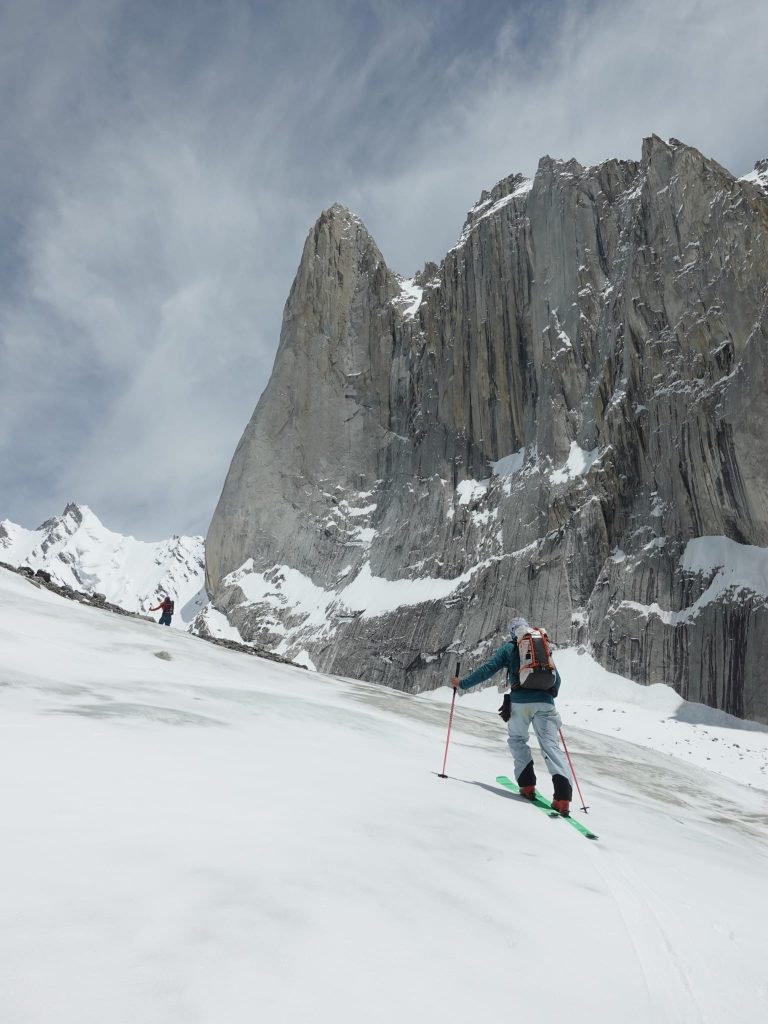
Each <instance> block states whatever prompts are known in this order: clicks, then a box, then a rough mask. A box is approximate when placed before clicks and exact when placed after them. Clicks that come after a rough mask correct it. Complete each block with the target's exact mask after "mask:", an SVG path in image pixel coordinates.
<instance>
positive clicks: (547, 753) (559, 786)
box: [451, 618, 573, 817]
mask: <svg viewBox="0 0 768 1024" xmlns="http://www.w3.org/2000/svg"><path fill="white" fill-rule="evenodd" d="M509 632H510V639H509V643H506V644H504V646H503V647H500V648H499V649H498V651H496V653H495V654H494V655H493V657H492V658H490V659H489V660H488V661H486V662H485V664H484V665H481V666H480V668H477V669H475V671H474V672H472V673H471V674H470V675H468V676H465V677H464V678H463V679H459V678H458V676H454V678H453V679H452V680H451V686H452V687H453V688H454V689H461V690H469V689H471V688H472V687H473V686H477V684H478V683H484V682H485V680H486V679H490V677H491V676H492V675H494V674H495V673H496V672H500V671H501V669H503V668H505V669H506V670H507V685H508V686H509V687H511V690H510V692H509V693H508V694H506V695H505V697H504V703H503V704H502V707H501V710H500V712H499V713H500V714H501V717H502V718H503V719H504V721H505V722H506V723H507V730H508V733H509V737H508V739H507V743H508V744H509V749H510V750H511V751H512V757H513V758H514V759H515V778H516V779H517V784H518V786H519V787H520V793H521V795H522V796H524V797H527V798H528V799H529V800H533V799H534V797H535V796H536V772H535V771H534V768H533V757H532V755H531V748H530V747H529V746H528V731H529V729H530V727H531V725H532V726H533V730H534V732H535V733H536V737H537V739H538V741H539V747H540V748H541V752H542V754H543V755H544V763H545V764H546V766H547V769H548V771H549V774H550V775H551V776H552V783H553V785H554V790H555V793H554V798H553V800H552V807H553V808H554V809H555V810H556V811H558V812H559V813H560V814H562V815H565V816H566V817H567V816H568V815H569V813H570V809H571V797H572V795H573V790H572V786H571V773H570V771H569V770H568V762H567V760H566V757H565V755H564V754H563V752H562V750H561V749H560V743H559V741H558V733H559V730H560V726H561V725H562V723H561V721H560V716H559V715H558V713H557V711H556V710H555V697H556V696H557V694H558V692H559V690H560V673H559V672H558V671H557V669H556V668H555V664H554V662H553V661H552V656H551V654H550V650H549V639H548V637H547V634H546V631H545V630H543V629H533V628H532V627H531V626H530V625H529V624H528V623H527V622H526V621H525V619H523V618H517V619H513V620H512V622H511V623H510V624H509Z"/></svg>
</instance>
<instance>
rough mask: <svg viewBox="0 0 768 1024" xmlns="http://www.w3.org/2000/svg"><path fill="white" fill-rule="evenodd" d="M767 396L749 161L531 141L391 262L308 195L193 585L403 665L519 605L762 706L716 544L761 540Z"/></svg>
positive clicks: (366, 670)
mask: <svg viewBox="0 0 768 1024" xmlns="http://www.w3.org/2000/svg"><path fill="white" fill-rule="evenodd" d="M758 170H759V168H758ZM767 396H768V193H767V192H766V189H765V188H764V187H763V178H762V177H761V176H760V175H759V174H757V173H755V174H753V175H752V176H751V179H750V178H749V176H748V179H745V180H735V179H734V178H733V177H732V175H730V174H729V173H728V172H727V171H726V170H724V169H723V168H722V167H720V166H719V165H718V164H716V163H715V162H714V161H712V160H708V159H706V158H705V157H704V156H702V154H701V153H699V152H697V151H696V150H695V149H692V148H691V147H688V146H685V145H683V144H682V143H679V142H677V141H676V140H671V141H670V142H664V141H662V140H661V139H659V138H656V137H653V138H650V139H647V140H646V141H645V143H644V146H643V153H642V159H641V160H640V162H637V163H636V162H633V161H619V160H611V161H608V162H606V163H604V164H600V165H599V166H596V167H588V168H585V167H582V166H581V165H580V164H578V163H577V162H576V161H574V160H571V161H568V162H563V161H559V160H553V159H551V158H549V157H545V158H544V159H542V160H541V162H540V164H539V168H538V171H537V173H536V176H535V178H534V180H533V182H532V183H531V182H526V181H525V180H524V179H522V178H521V177H519V176H513V177H510V178H508V179H506V180H504V181H502V182H500V183H499V184H498V185H497V186H496V187H495V188H494V189H493V190H492V191H491V192H489V193H483V196H482V197H481V199H480V201H479V202H478V204H477V205H476V206H475V207H474V208H473V210H472V211H471V212H470V214H469V216H468V218H467V221H466V224H465V227H464V231H463V233H462V237H461V239H460V241H459V243H458V244H457V245H456V246H455V247H454V248H453V249H452V250H451V251H450V252H449V253H448V254H447V255H446V257H445V259H444V260H443V262H442V263H441V264H440V266H439V267H438V266H436V265H434V264H431V265H427V266H426V267H425V269H424V271H423V272H422V273H421V274H420V275H417V276H416V278H415V279H414V281H413V282H403V281H402V280H401V279H399V278H398V276H397V275H395V274H393V273H392V272H391V271H390V270H389V269H388V268H387V266H386V264H385V263H384V260H383V258H382V256H381V253H380V252H379V250H378V249H377V247H376V245H375V243H374V242H373V240H372V239H371V237H370V235H369V234H368V232H367V231H366V229H365V227H364V226H363V224H362V223H361V222H360V221H359V219H358V218H357V217H355V216H353V215H352V214H351V213H349V211H347V210H346V209H344V208H343V207H341V206H334V207H332V208H331V209H330V210H327V211H325V212H324V213H323V214H322V216H321V217H320V219H319V220H318V222H317V224H316V225H315V226H314V228H313V229H312V231H311V232H310V234H309V237H308V238H307V242H306V245H305V247H304V253H303V255H302V259H301V263H300V265H299V270H298V273H297V275H296V280H295V281H294V284H293V287H292V289H291V293H290V295H289V297H288V301H287V303H286V306H285V314H284V320H283V328H282V333H281V338H280V346H279V349H278V353H277V357H276V360H275V366H274V370H273V373H272V377H271V380H270V382H269V385H268V386H267V388H266V390H265V392H264V394H263V395H262V397H261V399H260V400H259V403H258V405H257V407H256V411H255V412H254V414H253V417H252V418H251V421H250V423H249V424H248V426H247V427H246V430H245V433H244V434H243V437H242V439H241V441H240V444H239V445H238V447H237V451H236V452H235V455H234V458H233V460H232V465H231V467H230V470H229V474H228V476H227V479H226V483H225V485H224V490H223V492H222V495H221V499H220V501H219V504H218V507H217V509H216V512H215V514H214V517H213V521H212V523H211V527H210V531H209V534H208V537H207V542H206V553H207V582H208V587H209V590H210V592H211V594H212V597H213V602H214V606H215V607H216V608H217V609H218V610H219V611H222V612H224V613H225V614H226V615H227V616H228V618H229V620H230V622H231V623H232V624H233V625H235V626H237V628H238V629H239V630H240V632H241V634H242V636H243V637H244V638H245V639H247V640H254V641H257V642H258V643H259V644H260V645H262V646H267V647H269V648H271V649H273V650H278V651H279V653H282V654H287V655H288V656H296V655H298V654H299V652H305V655H308V656H309V658H311V660H312V662H313V663H314V664H315V665H316V666H317V667H318V668H320V669H323V670H326V671H331V672H335V673H339V674H342V675H349V676H355V677H359V678H364V679H369V680H374V681H379V682H382V683H384V684H386V685H389V686H393V687H397V688H400V689H405V690H409V691H414V692H415V691H419V690H423V689H428V688H431V687H434V686H437V685H439V684H441V683H442V682H444V681H445V679H446V676H447V675H448V674H449V671H450V672H452V670H453V662H454V660H455V659H456V653H457V652H460V653H461V657H462V661H463V663H464V666H465V667H466V668H467V669H469V668H470V667H471V666H473V665H477V664H478V663H479V661H480V659H482V658H483V657H484V656H485V655H486V654H487V653H488V652H490V651H491V650H492V649H493V648H494V647H495V646H496V645H497V644H498V643H499V642H500V641H501V640H502V639H503V638H504V630H505V626H506V623H507V622H508V621H509V619H510V618H511V617H512V616H513V615H514V614H516V613H520V614H522V615H525V616H526V617H527V618H528V619H529V620H530V621H532V622H534V623H537V624H539V623H540V624H542V625H546V626H547V627H548V628H549V630H550V632H551V634H552V635H553V636H554V637H555V639H556V640H557V641H558V642H559V643H560V644H567V643H583V644H587V645H589V646H590V648H591V650H592V651H593V653H594V654H595V655H596V657H597V658H598V659H599V660H600V661H601V662H602V663H603V664H604V665H605V666H606V667H607V668H609V669H612V670H614V671H617V672H620V673H622V674H625V675H629V676H631V677H632V678H634V679H636V680H639V681H641V682H644V683H654V682H669V683H672V684H673V685H674V686H675V687H676V689H678V690H679V691H680V692H681V693H682V694H683V695H684V696H685V697H687V698H689V699H691V700H700V701H703V702H705V703H708V704H711V705H713V706H716V707H720V708H723V709H725V710H727V711H729V712H732V713H734V714H737V715H744V716H747V717H751V718H756V719H760V720H762V721H768V684H766V683H765V681H764V680H763V678H762V676H761V674H760V672H759V670H758V669H759V667H760V666H761V665H762V664H764V663H765V656H766V655H767V654H768V649H766V648H768V639H766V638H767V637H768V599H767V598H766V592H767V591H768V585H767V586H765V587H763V588H762V589H761V586H760V583H759V573H756V572H750V573H748V574H747V578H745V580H744V585H742V586H735V585H732V584H734V582H737V581H736V580H735V577H734V572H735V571H736V570H735V569H734V570H733V572H731V574H730V576H729V570H728V566H729V565H737V564H738V565H741V564H742V563H743V564H746V565H750V564H753V565H758V564H762V565H764V566H765V564H766V563H765V561H763V562H761V561H760V560H761V559H764V558H765V556H766V552H765V551H755V552H750V550H749V548H748V547H747V546H749V545H752V546H755V547H756V548H763V549H765V548H766V547H768V426H767V420H766V411H765V406H766V397H767ZM508 456H510V458H507V457H508ZM500 460H503V461H501V462H500ZM493 463H499V464H498V465H496V467H495V470H494V468H493V466H492V464H493ZM705 537H717V538H725V540H722V541H717V542H712V543H711V544H708V543H707V542H702V541H700V540H698V539H699V538H705ZM694 541H695V542H696V543H694V544H693V545H690V544H689V542H694ZM713 552H714V554H713ZM723 552H725V553H724V554H723ZM718 557H719V558H720V564H721V565H724V566H725V568H718V564H717V558H718ZM713 559H714V561H713ZM249 560H251V561H249ZM244 563H247V570H248V571H247V572H238V570H240V569H241V567H242V566H243V565H244ZM231 574H232V575H231ZM755 579H757V580H758V582H757V583H756V582H755ZM395 581H400V582H399V584H398V583H397V582H395ZM451 581H453V582H451ZM404 602H407V603H404Z"/></svg>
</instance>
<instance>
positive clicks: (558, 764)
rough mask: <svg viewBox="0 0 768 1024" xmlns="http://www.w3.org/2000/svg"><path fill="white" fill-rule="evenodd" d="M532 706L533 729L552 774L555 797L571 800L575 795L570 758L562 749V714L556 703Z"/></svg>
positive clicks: (548, 769) (545, 762)
mask: <svg viewBox="0 0 768 1024" xmlns="http://www.w3.org/2000/svg"><path fill="white" fill-rule="evenodd" d="M530 707H532V708H535V711H534V713H533V718H532V722H533V730H534V732H535V733H536V738H537V739H538V741H539V747H540V748H541V753H542V755H543V757H544V764H545V765H546V766H547V771H548V772H549V774H550V775H551V776H552V784H553V786H554V790H555V793H554V799H555V800H570V799H571V797H572V795H573V790H572V786H571V772H570V769H569V767H568V760H567V758H566V756H565V754H564V753H563V751H562V750H561V749H560V736H559V730H560V725H561V722H560V715H558V713H557V711H556V710H555V706H554V704H532V705H530Z"/></svg>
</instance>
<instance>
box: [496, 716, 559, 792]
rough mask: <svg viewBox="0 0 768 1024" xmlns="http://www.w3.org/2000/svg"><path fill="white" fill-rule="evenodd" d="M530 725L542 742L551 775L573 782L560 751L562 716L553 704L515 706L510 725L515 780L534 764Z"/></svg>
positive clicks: (510, 745) (545, 761) (509, 739)
mask: <svg viewBox="0 0 768 1024" xmlns="http://www.w3.org/2000/svg"><path fill="white" fill-rule="evenodd" d="M531 725H532V726H533V731H534V732H535V733H536V739H537V740H538V741H539V747H540V748H541V753H542V754H543V755H544V764H545V765H546V766H547V771H548V772H549V774H550V775H564V776H565V778H566V779H568V780H569V781H570V782H573V778H572V776H571V773H570V771H569V769H568V761H567V759H566V757H565V754H564V753H563V752H562V750H561V749H560V740H559V737H558V730H559V729H560V726H561V725H562V722H561V721H560V715H558V713H557V711H556V710H555V705H554V704H549V703H548V702H547V701H541V702H540V703H538V702H537V703H533V702H531V703H530V704H514V703H513V704H512V706H511V714H510V717H509V721H508V722H507V730H508V732H509V737H508V739H507V743H508V744H509V749H510V750H511V751H512V757H514V759H515V778H518V776H519V775H520V773H521V772H522V770H523V769H524V768H525V766H526V765H527V764H528V762H529V761H532V760H533V756H532V754H531V748H530V747H529V746H528V730H529V729H530V727H531Z"/></svg>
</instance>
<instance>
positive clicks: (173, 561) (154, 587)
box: [0, 503, 207, 627]
mask: <svg viewBox="0 0 768 1024" xmlns="http://www.w3.org/2000/svg"><path fill="white" fill-rule="evenodd" d="M204 559H205V554H204V547H203V538H202V537H177V536H174V537H171V538H170V539H169V540H161V541H156V542H146V541H140V540H136V539H135V538H134V537H124V536H123V535H122V534H119V533H113V532H112V531H111V530H108V529H107V528H106V527H105V526H104V525H103V523H102V522H101V521H100V520H99V518H98V516H96V515H95V513H94V512H93V511H92V510H91V509H90V508H88V506H87V505H76V504H74V503H70V504H69V505H67V507H66V508H65V509H64V512H63V513H62V514H61V515H60V516H54V517H53V518H52V519H48V520H46V521H45V522H44V523H43V524H42V526H40V527H38V529H36V530H28V529H25V528H24V527H23V526H19V525H17V524H16V523H12V522H10V520H7V519H5V520H3V521H2V522H0V561H3V562H7V563H8V564H9V565H14V566H21V565H27V566H29V567H30V568H32V569H44V570H45V571H46V572H49V573H50V574H51V577H52V579H53V580H54V581H55V582H57V583H59V584H61V585H65V586H69V587H72V588H73V589H74V590H82V591H84V592H85V593H89V594H94V593H98V594H103V595H104V596H105V598H106V599H107V601H110V602H111V603H113V604H116V605H119V606H120V607H121V608H125V609H126V610H127V611H132V612H146V611H148V610H149V608H150V607H152V606H153V605H156V604H158V602H159V601H160V600H161V599H162V597H163V595H165V594H168V595H169V596H170V597H172V598H173V600H174V601H175V603H176V615H175V616H174V625H178V626H181V627H184V626H186V625H187V624H188V623H190V622H191V621H192V620H193V619H194V618H195V616H196V615H197V614H198V612H199V611H200V610H201V609H202V608H203V607H204V605H205V604H206V603H207V596H206V593H205V587H204V577H205V569H204Z"/></svg>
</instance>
